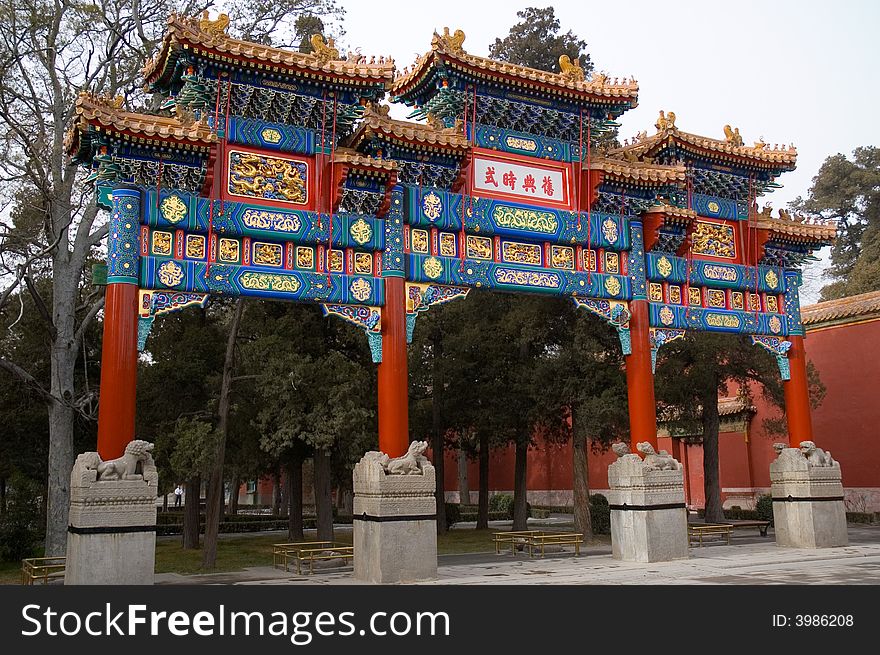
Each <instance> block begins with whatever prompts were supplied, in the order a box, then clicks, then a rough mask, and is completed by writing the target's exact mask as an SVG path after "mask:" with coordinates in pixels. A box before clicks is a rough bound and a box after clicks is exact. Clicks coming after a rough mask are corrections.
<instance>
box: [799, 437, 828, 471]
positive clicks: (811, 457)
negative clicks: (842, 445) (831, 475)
mask: <svg viewBox="0 0 880 655" xmlns="http://www.w3.org/2000/svg"><path fill="white" fill-rule="evenodd" d="M800 448H801V452H802V453H803V454H804V457H806V458H807V461H808V462H809V463H810V466H834V464H835V461H834V460H833V459H832V458H831V453H830V452H827V453H826V452H825V451H824V450H822V449H821V448H818V447H816V444H815V442H813V441H801V443H800Z"/></svg>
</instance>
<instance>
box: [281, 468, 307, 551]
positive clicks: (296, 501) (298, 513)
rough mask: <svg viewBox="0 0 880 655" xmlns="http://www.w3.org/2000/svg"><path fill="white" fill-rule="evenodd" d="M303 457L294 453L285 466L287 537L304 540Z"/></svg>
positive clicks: (293, 539) (292, 539)
mask: <svg viewBox="0 0 880 655" xmlns="http://www.w3.org/2000/svg"><path fill="white" fill-rule="evenodd" d="M302 467H303V458H302V455H300V454H299V453H294V454H293V456H292V457H291V459H290V462H288V464H287V467H286V468H285V474H286V475H287V503H288V504H287V538H288V539H290V540H291V541H302V540H303V539H304V538H305V537H304V536H303V478H302V476H303V468H302Z"/></svg>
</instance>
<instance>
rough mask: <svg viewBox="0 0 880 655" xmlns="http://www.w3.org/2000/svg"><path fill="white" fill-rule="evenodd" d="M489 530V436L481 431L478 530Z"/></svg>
mask: <svg viewBox="0 0 880 655" xmlns="http://www.w3.org/2000/svg"><path fill="white" fill-rule="evenodd" d="M488 529H489V435H488V434H487V433H486V432H485V431H482V430H481V431H480V492H479V494H478V497H477V530H488Z"/></svg>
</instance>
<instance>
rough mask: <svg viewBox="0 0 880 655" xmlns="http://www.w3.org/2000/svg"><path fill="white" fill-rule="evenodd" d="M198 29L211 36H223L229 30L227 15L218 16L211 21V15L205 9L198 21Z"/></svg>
mask: <svg viewBox="0 0 880 655" xmlns="http://www.w3.org/2000/svg"><path fill="white" fill-rule="evenodd" d="M199 29H200V30H202V32H207V33H208V34H211V35H212V36H223V35H224V34H226V30H227V29H229V15H228V14H220V15H219V16H217V18H216V19H215V20H211V14H210V13H209V12H208V10H207V9H205V11H203V12H202V17H201V18H200V19H199Z"/></svg>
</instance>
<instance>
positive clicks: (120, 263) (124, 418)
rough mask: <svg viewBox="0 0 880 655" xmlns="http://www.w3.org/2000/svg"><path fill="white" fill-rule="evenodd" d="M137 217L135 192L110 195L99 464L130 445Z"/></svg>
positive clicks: (134, 381) (118, 191) (125, 189)
mask: <svg viewBox="0 0 880 655" xmlns="http://www.w3.org/2000/svg"><path fill="white" fill-rule="evenodd" d="M140 214H141V192H140V190H139V189H136V188H129V187H120V188H116V189H114V190H113V205H112V213H111V216H110V233H109V237H108V245H107V251H108V252H107V291H106V295H105V299H104V341H103V347H102V355H101V395H100V402H99V405H98V453H99V454H100V455H101V458H102V459H104V460H107V459H114V458H116V457H119V456H120V455H122V453H123V452H124V450H125V446H126V445H127V444H128V442H129V441H131V440H132V439H134V421H135V400H136V395H135V394H136V386H137V359H138V351H137V322H138V307H137V303H138V259H139V255H138V230H139V227H140Z"/></svg>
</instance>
